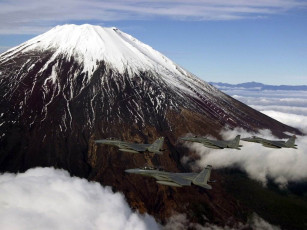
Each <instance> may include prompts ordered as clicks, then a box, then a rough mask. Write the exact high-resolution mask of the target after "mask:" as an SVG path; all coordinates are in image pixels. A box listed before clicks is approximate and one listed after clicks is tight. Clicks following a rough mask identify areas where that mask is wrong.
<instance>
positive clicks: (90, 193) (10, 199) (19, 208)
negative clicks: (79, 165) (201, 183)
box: [0, 168, 160, 230]
mask: <svg viewBox="0 0 307 230" xmlns="http://www.w3.org/2000/svg"><path fill="white" fill-rule="evenodd" d="M0 194H1V196H0V229H10V230H15V229H18V230H28V229H29V230H32V229H58V230H61V229H63V230H69V229H74V230H78V229H82V230H83V229H87V230H94V229H112V230H114V229H115V230H116V229H119V230H122V229H127V230H132V229H141V230H145V229H159V228H160V227H159V225H158V224H157V223H156V222H155V220H154V219H153V218H152V217H151V216H148V215H140V214H138V213H135V212H133V211H132V210H131V209H130V208H129V206H128V204H127V202H126V201H125V199H124V196H123V195H122V194H120V193H113V192H112V190H111V188H109V187H102V186H101V185H100V184H98V183H93V182H88V181H87V180H85V179H80V178H77V177H70V176H69V174H68V173H67V172H66V171H64V170H55V169H53V168H35V169H30V170H28V171H26V172H25V173H20V174H17V175H15V174H9V173H5V174H3V175H0Z"/></svg>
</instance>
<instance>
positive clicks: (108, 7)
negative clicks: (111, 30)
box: [0, 0, 307, 34]
mask: <svg viewBox="0 0 307 230" xmlns="http://www.w3.org/2000/svg"><path fill="white" fill-rule="evenodd" d="M306 6H307V3H306V2H303V1H300V0H251V1H242V0H233V1H226V0H214V1H213V0H200V1H196V0H191V1H183V0H174V1H170V0H158V1H152V0H140V1H139V0H129V1H126V0H125V1H124V0H114V1H110V0H104V1H102V0H89V1H85V0H66V1H59V0H49V1H37V0H28V1H23V0H14V1H13V0H8V1H2V2H0V20H1V21H2V22H4V23H2V24H1V25H0V34H24V33H28V34H29V33H30V34H33V33H41V32H43V31H45V30H46V29H47V28H50V27H52V26H54V25H55V24H62V23H67V22H74V21H75V22H78V21H82V20H94V21H98V23H103V22H106V21H118V20H135V19H146V20H148V18H156V17H167V18H172V19H177V20H178V19H179V20H237V19H242V18H255V17H264V16H267V15H272V14H279V13H282V12H285V11H288V10H292V9H299V8H303V7H306Z"/></svg>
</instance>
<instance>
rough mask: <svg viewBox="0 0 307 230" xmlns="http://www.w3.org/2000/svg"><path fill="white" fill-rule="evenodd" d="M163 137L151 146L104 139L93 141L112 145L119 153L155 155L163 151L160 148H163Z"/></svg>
mask: <svg viewBox="0 0 307 230" xmlns="http://www.w3.org/2000/svg"><path fill="white" fill-rule="evenodd" d="M163 142H164V137H160V138H159V139H157V140H156V141H155V142H154V143H152V144H138V143H130V142H126V141H120V140H115V139H104V140H95V143H96V144H105V145H114V146H117V147H118V148H119V151H122V152H129V153H139V152H146V151H148V152H151V153H155V154H162V152H160V150H161V151H163V150H162V149H161V148H162V146H163Z"/></svg>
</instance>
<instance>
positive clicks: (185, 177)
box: [125, 165, 213, 189]
mask: <svg viewBox="0 0 307 230" xmlns="http://www.w3.org/2000/svg"><path fill="white" fill-rule="evenodd" d="M211 168H212V166H211V165H207V167H206V168H205V169H203V170H202V171H201V172H200V173H172V172H165V171H160V170H157V169H153V168H148V167H145V168H143V169H139V168H136V169H127V170H125V172H127V173H133V174H140V175H142V176H150V177H153V178H155V179H156V180H157V181H156V182H157V183H158V184H162V185H168V186H174V187H182V186H191V185H192V184H195V185H197V186H200V187H203V188H206V189H211V188H212V187H211V185H209V184H208V182H213V181H210V180H209V179H210V174H211Z"/></svg>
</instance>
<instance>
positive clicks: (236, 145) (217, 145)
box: [181, 135, 242, 150]
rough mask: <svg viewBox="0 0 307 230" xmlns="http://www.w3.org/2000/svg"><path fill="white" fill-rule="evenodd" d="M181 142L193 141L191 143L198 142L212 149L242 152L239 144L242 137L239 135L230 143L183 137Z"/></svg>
mask: <svg viewBox="0 0 307 230" xmlns="http://www.w3.org/2000/svg"><path fill="white" fill-rule="evenodd" d="M181 140H184V141H191V142H197V143H201V144H203V145H204V146H206V147H208V148H212V149H224V148H230V149H238V150H240V147H242V145H240V144H239V142H240V135H237V136H236V137H235V138H234V139H233V140H230V141H222V140H211V139H208V138H206V137H197V136H195V137H183V138H181Z"/></svg>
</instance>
